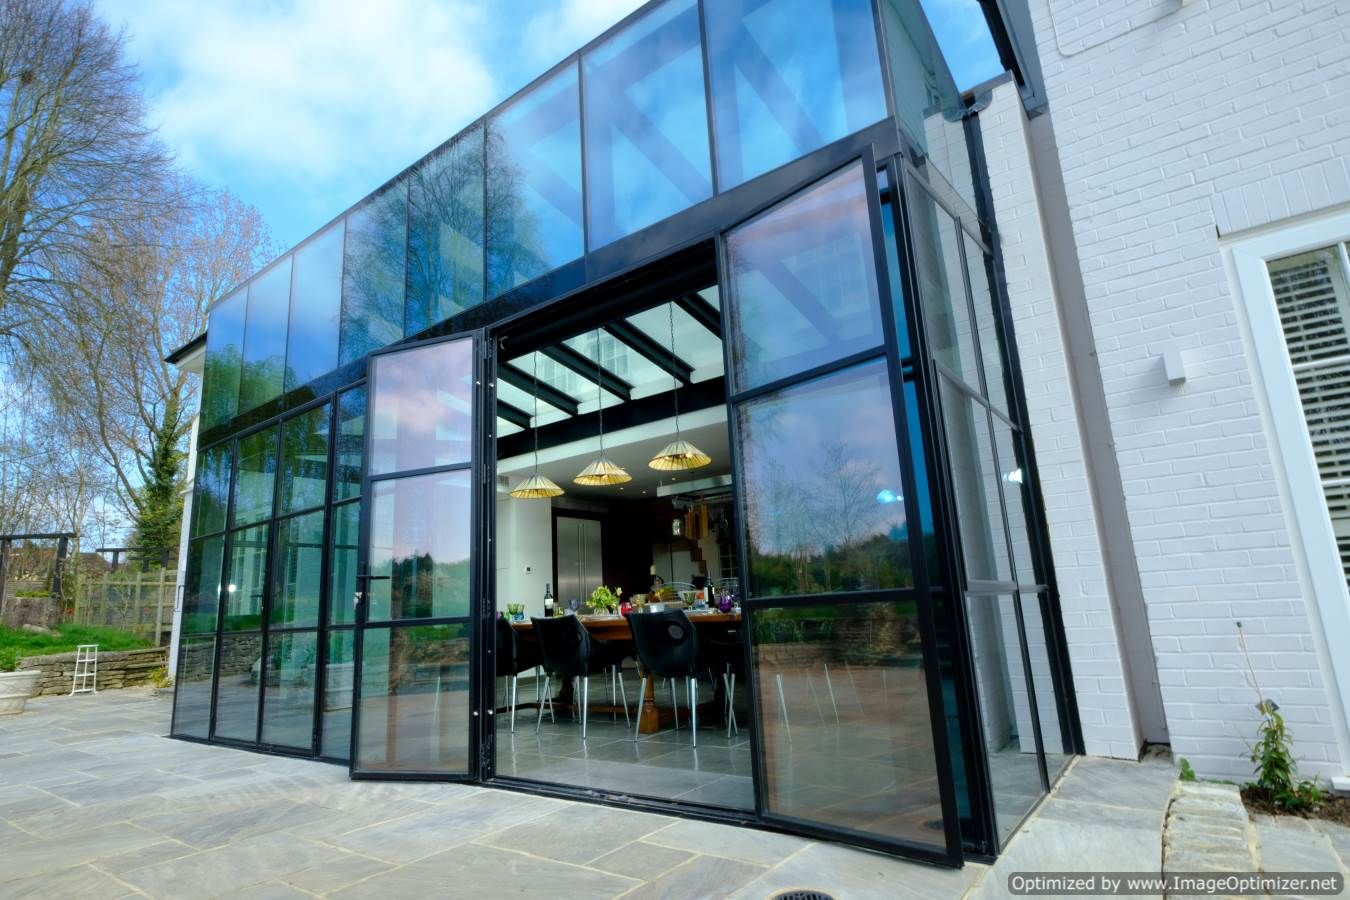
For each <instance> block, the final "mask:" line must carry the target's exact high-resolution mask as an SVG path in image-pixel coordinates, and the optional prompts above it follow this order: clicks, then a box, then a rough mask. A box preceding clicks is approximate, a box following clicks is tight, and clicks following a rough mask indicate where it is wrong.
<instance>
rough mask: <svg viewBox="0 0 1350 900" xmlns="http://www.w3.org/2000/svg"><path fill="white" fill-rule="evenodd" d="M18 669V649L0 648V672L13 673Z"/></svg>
mask: <svg viewBox="0 0 1350 900" xmlns="http://www.w3.org/2000/svg"><path fill="white" fill-rule="evenodd" d="M18 667H19V648H18V647H0V672H13V671H14V670H15V669H17V668H18Z"/></svg>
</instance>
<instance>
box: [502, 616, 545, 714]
mask: <svg viewBox="0 0 1350 900" xmlns="http://www.w3.org/2000/svg"><path fill="white" fill-rule="evenodd" d="M537 665H539V651H538V650H536V649H535V648H533V647H530V646H527V645H525V644H523V643H521V640H520V635H518V634H516V630H515V629H514V628H512V627H511V623H510V622H509V621H508V620H507V618H506V616H502V615H499V616H497V677H498V678H509V679H510V680H511V730H512V731H513V732H514V731H515V730H516V688H517V686H518V685H519V684H520V673H521V672H524V671H525V670H526V669H533V668H534V667H535V666H537ZM534 699H535V701H536V702H538V703H539V704H541V705H542V704H543V703H544V694H543V692H542V691H541V690H540V687H539V679H538V677H536V678H535V679H534ZM549 715H550V716H551V715H553V710H552V709H551V708H550V710H549Z"/></svg>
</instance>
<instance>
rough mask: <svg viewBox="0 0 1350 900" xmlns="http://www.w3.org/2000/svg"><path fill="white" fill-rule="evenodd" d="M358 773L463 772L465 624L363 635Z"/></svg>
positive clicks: (466, 700) (466, 728)
mask: <svg viewBox="0 0 1350 900" xmlns="http://www.w3.org/2000/svg"><path fill="white" fill-rule="evenodd" d="M360 729H361V732H360V734H359V735H358V738H357V753H358V756H357V760H356V768H357V769H359V770H363V771H385V772H390V771H395V772H397V771H401V772H467V771H468V767H469V752H468V751H469V629H468V626H467V625H420V626H411V627H401V628H367V629H366V630H365V631H364V632H363V633H362V635H361V718H360Z"/></svg>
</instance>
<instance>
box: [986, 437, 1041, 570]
mask: <svg viewBox="0 0 1350 900" xmlns="http://www.w3.org/2000/svg"><path fill="white" fill-rule="evenodd" d="M994 440H995V442H996V444H997V446H998V477H999V480H1000V481H1001V482H1002V483H1003V502H1004V503H1005V504H1007V507H1008V536H1009V537H1010V538H1011V539H1012V552H1013V565H1014V566H1015V567H1016V569H1017V573H1016V574H1017V582H1018V583H1019V584H1023V585H1027V586H1032V585H1037V584H1041V583H1042V582H1043V580H1044V579H1043V578H1041V577H1040V576H1039V574H1038V569H1037V566H1036V562H1035V555H1034V551H1033V550H1032V544H1031V522H1030V520H1029V519H1028V518H1027V514H1028V512H1029V510H1030V508H1031V507H1030V504H1029V503H1028V502H1027V487H1028V482H1029V479H1030V476H1029V475H1028V474H1027V471H1026V469H1024V468H1023V467H1022V462H1021V454H1020V453H1019V449H1020V448H1018V446H1017V445H1016V443H1015V438H1014V435H1013V431H1012V429H1011V428H1009V427H1008V424H1007V423H1006V422H1004V421H1003V420H1002V419H1000V418H999V417H998V416H994Z"/></svg>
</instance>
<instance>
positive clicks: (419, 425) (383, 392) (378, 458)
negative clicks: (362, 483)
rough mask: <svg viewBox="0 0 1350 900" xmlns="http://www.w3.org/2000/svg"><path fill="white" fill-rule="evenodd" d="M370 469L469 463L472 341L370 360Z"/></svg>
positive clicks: (376, 472) (398, 469)
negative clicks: (371, 411) (371, 429)
mask: <svg viewBox="0 0 1350 900" xmlns="http://www.w3.org/2000/svg"><path fill="white" fill-rule="evenodd" d="M371 372H372V380H371V384H372V388H371V390H372V391H373V396H372V398H371V401H372V402H371V408H372V409H373V410H374V422H373V425H372V427H373V429H374V434H373V437H372V440H371V460H370V473H371V474H372V475H382V474H386V473H389V472H406V471H410V470H413V469H425V468H429V467H431V466H444V465H452V464H454V463H460V462H468V460H469V450H470V447H471V446H472V444H473V341H471V340H457V341H441V342H439V343H435V344H428V345H426V346H424V347H417V348H414V349H412V350H403V351H400V352H398V353H391V354H388V355H386V356H378V357H376V358H375V359H374V360H372V361H371Z"/></svg>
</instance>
